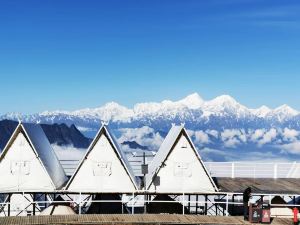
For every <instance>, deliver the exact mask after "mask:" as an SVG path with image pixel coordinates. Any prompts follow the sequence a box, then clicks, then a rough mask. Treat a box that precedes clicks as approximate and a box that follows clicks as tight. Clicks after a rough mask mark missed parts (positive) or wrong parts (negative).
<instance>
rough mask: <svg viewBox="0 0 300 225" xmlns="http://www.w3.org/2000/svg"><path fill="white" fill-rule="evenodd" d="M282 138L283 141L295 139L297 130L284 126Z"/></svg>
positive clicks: (297, 134)
mask: <svg viewBox="0 0 300 225" xmlns="http://www.w3.org/2000/svg"><path fill="white" fill-rule="evenodd" d="M282 136H283V140H285V141H292V142H294V141H296V140H297V137H298V136H299V131H297V130H294V129H289V128H284V130H283V132H282Z"/></svg>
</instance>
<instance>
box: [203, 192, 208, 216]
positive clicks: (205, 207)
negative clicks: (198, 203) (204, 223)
mask: <svg viewBox="0 0 300 225" xmlns="http://www.w3.org/2000/svg"><path fill="white" fill-rule="evenodd" d="M204 196H205V203H204V215H207V200H208V197H207V195H204Z"/></svg>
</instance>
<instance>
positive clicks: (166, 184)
mask: <svg viewBox="0 0 300 225" xmlns="http://www.w3.org/2000/svg"><path fill="white" fill-rule="evenodd" d="M181 168H182V169H181ZM158 177H159V178H160V179H159V180H160V185H159V186H156V187H155V186H154V184H153V183H152V184H151V185H150V187H149V190H150V191H157V192H165V193H166V192H172V193H182V192H214V191H215V189H214V187H213V185H212V184H211V182H210V180H209V177H208V176H207V174H206V173H205V170H204V169H203V167H202V165H201V163H200V161H199V160H198V158H197V156H196V154H195V152H194V151H193V149H192V146H191V145H190V144H189V142H188V140H187V138H186V137H185V136H184V135H182V136H181V137H180V139H179V141H178V142H177V144H176V146H175V147H174V149H173V150H172V151H171V153H170V155H169V156H168V158H167V159H166V161H165V166H164V167H162V168H161V169H160V171H159V172H158Z"/></svg>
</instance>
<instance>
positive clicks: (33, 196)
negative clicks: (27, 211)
mask: <svg viewBox="0 0 300 225" xmlns="http://www.w3.org/2000/svg"><path fill="white" fill-rule="evenodd" d="M32 199H33V203H32V207H33V209H32V214H33V215H34V216H35V204H36V203H35V200H36V197H35V193H33V194H32Z"/></svg>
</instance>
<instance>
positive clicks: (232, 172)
mask: <svg viewBox="0 0 300 225" xmlns="http://www.w3.org/2000/svg"><path fill="white" fill-rule="evenodd" d="M234 175H235V174H234V162H232V163H231V178H234Z"/></svg>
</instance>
